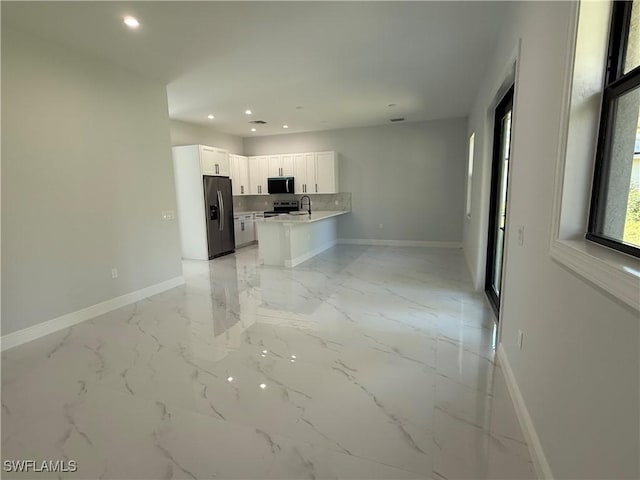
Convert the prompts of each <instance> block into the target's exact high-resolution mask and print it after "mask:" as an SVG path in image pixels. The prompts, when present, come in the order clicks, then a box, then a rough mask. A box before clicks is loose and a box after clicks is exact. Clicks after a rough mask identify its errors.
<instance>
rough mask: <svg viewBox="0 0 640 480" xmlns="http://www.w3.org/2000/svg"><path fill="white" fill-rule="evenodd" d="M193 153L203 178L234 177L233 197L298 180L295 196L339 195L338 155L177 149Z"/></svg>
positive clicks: (200, 147)
mask: <svg viewBox="0 0 640 480" xmlns="http://www.w3.org/2000/svg"><path fill="white" fill-rule="evenodd" d="M176 148H180V149H182V148H184V149H191V150H193V152H194V153H197V155H198V156H199V159H200V170H201V174H202V175H219V176H229V177H231V180H232V184H233V194H234V195H236V196H238V195H267V194H268V193H269V192H268V187H267V179H268V178H269V177H294V179H295V181H294V185H295V193H297V194H305V193H307V194H312V193H338V191H339V189H338V155H337V154H336V152H306V153H287V154H281V155H259V156H253V157H244V156H242V155H229V154H228V152H227V151H226V150H223V149H221V148H216V147H209V146H206V145H190V146H188V147H176Z"/></svg>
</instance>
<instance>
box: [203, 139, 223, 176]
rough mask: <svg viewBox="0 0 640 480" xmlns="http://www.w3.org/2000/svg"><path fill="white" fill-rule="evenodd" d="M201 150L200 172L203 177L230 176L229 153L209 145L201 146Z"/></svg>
mask: <svg viewBox="0 0 640 480" xmlns="http://www.w3.org/2000/svg"><path fill="white" fill-rule="evenodd" d="M199 150H200V170H201V171H202V174H203V175H218V176H221V177H228V176H229V174H230V171H229V152H227V151H226V150H223V149H222V148H216V147H209V146H207V145H200V146H199Z"/></svg>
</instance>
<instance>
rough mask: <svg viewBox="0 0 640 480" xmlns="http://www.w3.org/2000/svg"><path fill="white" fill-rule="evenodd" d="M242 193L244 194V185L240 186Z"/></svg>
mask: <svg viewBox="0 0 640 480" xmlns="http://www.w3.org/2000/svg"><path fill="white" fill-rule="evenodd" d="M240 193H244V185H240Z"/></svg>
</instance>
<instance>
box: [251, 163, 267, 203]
mask: <svg viewBox="0 0 640 480" xmlns="http://www.w3.org/2000/svg"><path fill="white" fill-rule="evenodd" d="M268 177H269V157H267V156H266V155H262V156H257V157H249V182H250V186H249V193H250V194H251V195H267V194H268V193H269V191H268V190H267V178H268Z"/></svg>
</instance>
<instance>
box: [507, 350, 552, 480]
mask: <svg viewBox="0 0 640 480" xmlns="http://www.w3.org/2000/svg"><path fill="white" fill-rule="evenodd" d="M498 359H499V362H500V365H501V366H502V370H503V371H504V376H505V379H506V381H507V388H508V390H509V394H510V395H511V400H512V401H513V405H514V407H515V410H516V414H517V416H518V421H519V422H520V427H521V428H522V433H524V437H525V440H526V441H527V445H528V446H529V453H530V454H531V460H533V466H534V468H535V469H536V474H537V476H538V478H542V479H547V480H553V473H552V472H551V467H550V466H549V462H548V461H547V457H546V455H545V454H544V450H543V449H542V444H541V443H540V438H539V437H538V433H537V432H536V429H535V427H534V425H533V420H531V415H529V410H528V409H527V406H526V404H525V403H524V398H522V393H521V392H520V387H518V382H516V377H515V376H514V374H513V370H512V369H511V364H510V363H509V359H508V357H507V353H506V352H505V350H504V347H503V346H502V344H500V345H498Z"/></svg>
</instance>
